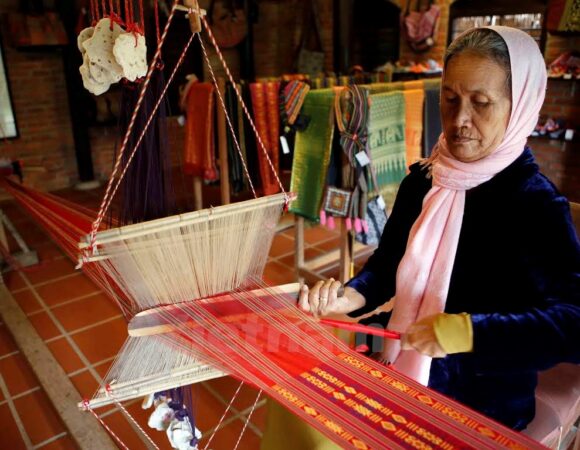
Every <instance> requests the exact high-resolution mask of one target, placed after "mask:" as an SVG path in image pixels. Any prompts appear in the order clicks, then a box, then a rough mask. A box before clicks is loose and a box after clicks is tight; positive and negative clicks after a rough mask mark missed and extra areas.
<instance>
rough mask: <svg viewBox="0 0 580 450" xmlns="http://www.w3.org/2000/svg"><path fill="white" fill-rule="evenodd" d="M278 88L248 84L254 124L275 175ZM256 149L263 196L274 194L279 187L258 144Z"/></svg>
mask: <svg viewBox="0 0 580 450" xmlns="http://www.w3.org/2000/svg"><path fill="white" fill-rule="evenodd" d="M279 88H280V82H278V81H275V82H268V83H252V84H250V92H251V94H252V109H253V111H254V122H255V124H256V128H257V130H258V134H259V136H260V139H262V142H263V143H264V146H265V148H266V151H267V152H268V156H269V157H270V161H271V162H272V165H273V166H274V171H275V172H276V173H278V166H279V152H280V140H279V139H280V106H279V105H280V102H279V94H278V91H279ZM256 147H257V149H256V150H257V152H258V161H259V165H260V177H261V178H262V190H263V191H264V195H270V194H275V193H276V192H279V191H280V186H279V185H278V182H277V181H276V177H275V174H274V172H273V171H272V168H271V167H270V164H269V163H268V160H267V158H266V156H265V155H264V151H263V149H262V148H261V146H260V144H259V142H258V143H257V145H256Z"/></svg>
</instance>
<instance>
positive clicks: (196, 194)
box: [193, 176, 203, 211]
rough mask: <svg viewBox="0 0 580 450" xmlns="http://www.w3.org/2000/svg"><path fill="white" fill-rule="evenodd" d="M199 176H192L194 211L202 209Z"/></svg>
mask: <svg viewBox="0 0 580 450" xmlns="http://www.w3.org/2000/svg"><path fill="white" fill-rule="evenodd" d="M202 186H203V184H202V181H201V177H197V176H196V177H193V205H194V207H195V210H196V211H199V210H201V209H203V193H202V192H203V190H202Z"/></svg>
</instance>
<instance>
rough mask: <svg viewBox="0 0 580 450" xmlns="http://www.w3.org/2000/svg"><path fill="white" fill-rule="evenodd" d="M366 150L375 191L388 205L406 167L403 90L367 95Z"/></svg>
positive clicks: (392, 200)
mask: <svg viewBox="0 0 580 450" xmlns="http://www.w3.org/2000/svg"><path fill="white" fill-rule="evenodd" d="M369 150H370V153H371V161H372V163H373V167H374V169H375V173H376V178H377V184H378V188H379V193H380V194H381V195H382V196H383V198H384V199H385V202H386V203H387V205H389V206H392V204H393V202H394V197H395V195H396V192H397V189H398V186H399V183H400V182H401V180H402V179H403V178H404V176H405V170H406V149H405V97H404V95H403V92H388V93H384V94H375V95H371V110H370V118H369Z"/></svg>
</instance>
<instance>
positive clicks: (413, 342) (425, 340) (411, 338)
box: [401, 315, 447, 358]
mask: <svg viewBox="0 0 580 450" xmlns="http://www.w3.org/2000/svg"><path fill="white" fill-rule="evenodd" d="M436 317H437V315H433V316H429V317H425V318H424V319H422V320H420V321H418V322H415V323H414V324H413V325H411V326H410V327H409V329H408V330H407V332H406V333H405V334H403V336H402V337H401V343H402V347H403V349H404V350H416V351H418V352H419V353H421V354H423V355H427V356H430V357H431V358H443V357H445V356H447V353H445V351H444V350H443V349H442V348H441V345H439V341H438V340H437V335H436V334H435V327H434V323H435V318H436Z"/></svg>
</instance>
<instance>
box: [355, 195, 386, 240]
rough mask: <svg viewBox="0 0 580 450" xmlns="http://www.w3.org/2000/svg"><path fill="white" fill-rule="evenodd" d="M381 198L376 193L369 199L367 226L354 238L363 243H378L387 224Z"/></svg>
mask: <svg viewBox="0 0 580 450" xmlns="http://www.w3.org/2000/svg"><path fill="white" fill-rule="evenodd" d="M381 200H382V199H381V198H380V197H379V196H378V195H377V196H376V197H374V198H372V199H370V200H369V202H368V204H367V215H366V223H367V227H366V229H365V230H363V231H361V232H360V233H356V235H355V239H356V240H357V241H359V242H361V243H363V244H365V245H379V242H380V241H381V235H382V234H383V229H384V228H385V225H386V224H387V211H386V209H385V207H384V202H382V201H381Z"/></svg>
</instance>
